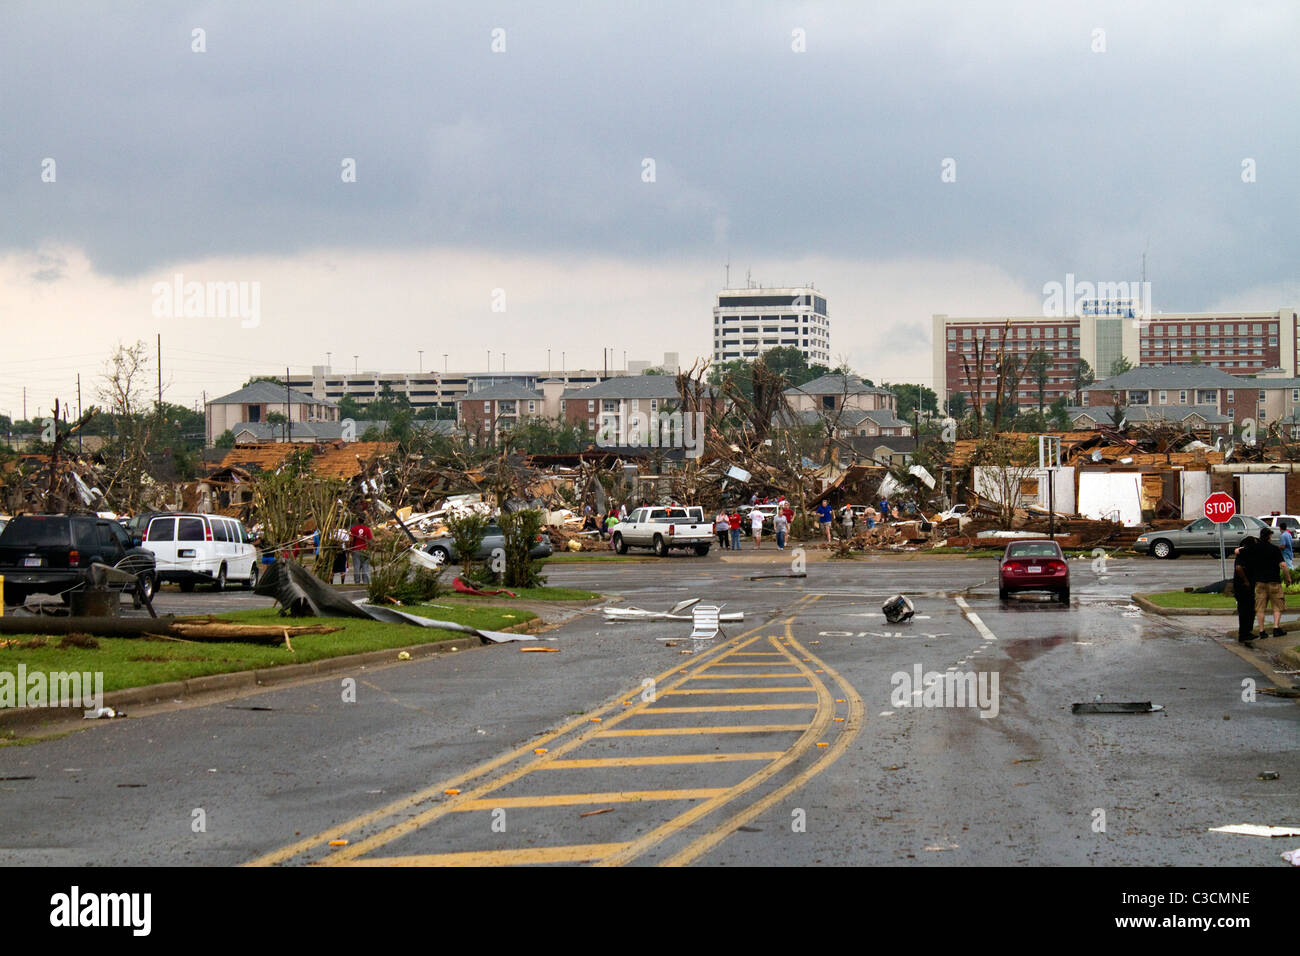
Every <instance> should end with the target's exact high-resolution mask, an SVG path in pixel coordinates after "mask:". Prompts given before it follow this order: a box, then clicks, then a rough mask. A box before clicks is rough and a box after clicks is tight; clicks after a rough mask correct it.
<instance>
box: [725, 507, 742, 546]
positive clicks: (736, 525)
mask: <svg viewBox="0 0 1300 956" xmlns="http://www.w3.org/2000/svg"><path fill="white" fill-rule="evenodd" d="M727 529H728V530H729V531H730V532H731V550H732V551H739V550H740V512H739V511H737V510H736V509H735V508H732V509H731V514H729V515H727Z"/></svg>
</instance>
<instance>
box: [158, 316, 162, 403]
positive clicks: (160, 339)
mask: <svg viewBox="0 0 1300 956" xmlns="http://www.w3.org/2000/svg"><path fill="white" fill-rule="evenodd" d="M158 414H159V415H161V414H162V333H161V332H159V333H158Z"/></svg>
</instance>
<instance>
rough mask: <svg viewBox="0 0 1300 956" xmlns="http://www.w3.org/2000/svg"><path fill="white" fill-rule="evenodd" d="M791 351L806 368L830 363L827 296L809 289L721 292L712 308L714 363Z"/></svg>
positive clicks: (808, 287)
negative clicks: (803, 360)
mask: <svg viewBox="0 0 1300 956" xmlns="http://www.w3.org/2000/svg"><path fill="white" fill-rule="evenodd" d="M778 346H793V347H795V348H797V349H799V351H800V352H802V353H803V356H804V358H806V359H807V360H808V362H809V364H812V363H814V362H820V363H821V364H823V365H824V364H827V363H829V362H830V359H831V320H830V319H829V318H828V316H827V311H826V296H825V295H823V294H822V293H820V292H818V291H817V290H816V289H814V288H812V287H811V286H807V287H802V288H790V289H723V290H722V291H721V292H719V293H718V300H717V304H716V305H714V307H713V361H714V362H730V361H733V360H734V359H750V358H757V357H758V356H759V355H761V354H762V353H764V352H766V351H767V350H768V349H773V348H777V347H778Z"/></svg>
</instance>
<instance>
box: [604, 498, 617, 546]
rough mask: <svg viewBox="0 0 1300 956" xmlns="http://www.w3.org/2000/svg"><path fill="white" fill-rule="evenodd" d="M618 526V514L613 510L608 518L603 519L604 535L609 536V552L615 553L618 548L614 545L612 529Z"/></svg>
mask: <svg viewBox="0 0 1300 956" xmlns="http://www.w3.org/2000/svg"><path fill="white" fill-rule="evenodd" d="M617 526H618V512H617V511H615V510H614V509H613V508H611V509H610V511H609V517H607V518H606V519H605V533H606V534H608V535H609V550H611V551H616V550H618V548H617V547H616V546H615V544H614V529H615V528H616V527H617Z"/></svg>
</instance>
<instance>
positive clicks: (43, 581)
mask: <svg viewBox="0 0 1300 956" xmlns="http://www.w3.org/2000/svg"><path fill="white" fill-rule="evenodd" d="M96 563H99V564H107V565H108V566H110V567H116V568H120V569H121V570H123V571H130V572H132V573H134V574H135V575H136V576H137V577H138V578H139V581H140V593H141V595H142V596H144V597H146V598H150V597H152V596H153V592H154V589H155V588H156V587H157V582H158V579H157V574H156V572H155V571H154V556H153V552H151V551H146V550H145V549H144V548H137V547H135V546H134V545H133V544H132V542H131V538H130V536H129V535H128V534H127V533H126V530H125V529H123V527H122V526H121V525H120V524H118V523H117V522H116V521H109V520H108V519H106V518H98V517H96V516H95V515H19V516H18V517H17V518H14V519H13V520H12V521H10V522H9V524H7V525H6V526H5V529H4V531H3V532H0V575H3V576H4V603H5V604H22V603H23V602H24V601H26V600H27V598H28V597H29V596H30V595H32V594H56V595H59V596H60V597H65V598H66V596H67V594H68V593H70V592H72V591H75V590H78V589H79V588H84V587H86V586H87V585H88V584H89V581H90V566H91V565H92V564H96ZM113 586H114V587H116V588H118V589H121V587H122V586H121V585H120V584H119V585H113Z"/></svg>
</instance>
